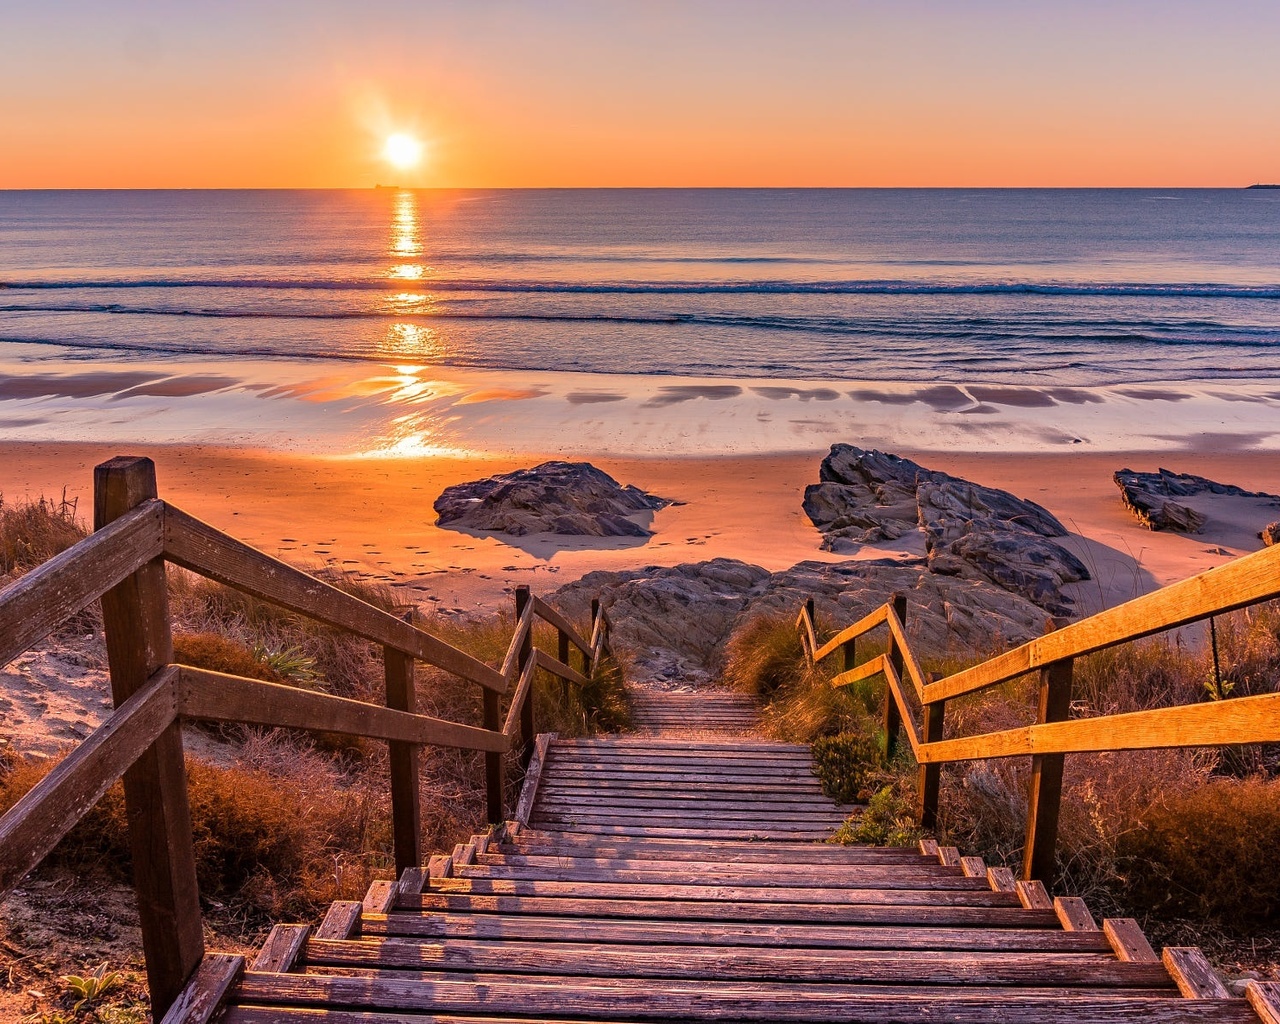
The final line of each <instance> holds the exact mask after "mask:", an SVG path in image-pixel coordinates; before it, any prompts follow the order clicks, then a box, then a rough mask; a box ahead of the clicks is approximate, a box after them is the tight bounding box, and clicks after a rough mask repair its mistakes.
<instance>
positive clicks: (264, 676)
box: [173, 632, 284, 683]
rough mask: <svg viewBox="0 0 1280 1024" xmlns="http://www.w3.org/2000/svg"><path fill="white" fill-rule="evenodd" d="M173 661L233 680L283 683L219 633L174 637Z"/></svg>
mask: <svg viewBox="0 0 1280 1024" xmlns="http://www.w3.org/2000/svg"><path fill="white" fill-rule="evenodd" d="M173 657H174V660H175V661H176V662H178V663H179V664H182V665H190V666H192V667H193V668H203V669H208V670H209V671H211V672H225V673H227V674H228V675H233V676H245V677H247V678H249V679H261V680H263V681H264V682H268V683H279V682H283V681H284V680H283V679H282V678H281V676H280V674H279V673H278V672H275V671H274V670H273V669H272V668H271V667H270V666H269V665H266V664H264V663H263V662H262V661H261V660H260V659H259V658H258V657H256V656H255V655H254V653H253V651H252V650H250V649H249V648H248V647H246V646H245V645H244V644H243V643H241V642H240V641H238V640H233V639H232V638H231V637H227V636H222V635H221V634H219V633H182V632H175V633H174V634H173Z"/></svg>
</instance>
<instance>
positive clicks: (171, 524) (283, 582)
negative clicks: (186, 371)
mask: <svg viewBox="0 0 1280 1024" xmlns="http://www.w3.org/2000/svg"><path fill="white" fill-rule="evenodd" d="M164 531H165V540H164V554H165V558H167V559H168V560H169V561H171V562H173V563H175V564H177V565H180V566H182V567H183V568H185V569H190V570H192V571H193V572H197V573H199V574H200V575H202V576H207V577H209V578H210V579H211V580H215V581H217V582H218V583H222V584H224V585H225V586H228V587H232V588H233V589H235V590H239V591H242V592H244V593H246V594H249V595H251V596H253V597H256V598H258V599H260V600H263V601H269V602H270V603H272V604H277V605H279V606H280V607H282V608H287V609H289V610H290V611H293V612H297V613H298V614H299V615H305V616H307V617H308V618H312V619H315V620H316V621H318V622H323V623H325V624H327V625H330V626H334V627H336V628H338V629H344V630H346V631H347V632H350V633H354V634H355V635H356V636H360V637H363V638H364V639H366V640H372V641H373V642H374V643H378V644H383V645H385V646H389V647H394V648H395V649H396V650H398V651H400V652H402V653H404V654H407V655H409V656H411V657H413V658H416V659H417V660H419V661H425V662H426V663H427V664H429V665H435V666H437V667H438V668H442V669H444V670H445V671H446V672H452V673H453V674H454V675H456V676H461V677H462V678H463V679H466V680H469V681H470V682H473V683H476V684H478V685H480V686H483V687H484V688H485V689H487V690H492V691H493V692H495V693H505V692H506V689H507V683H506V680H505V679H503V677H502V674H501V673H499V672H497V671H496V670H494V669H492V668H490V667H489V666H488V665H486V664H484V662H482V661H477V660H476V659H475V658H473V657H471V655H469V654H466V653H464V652H463V651H460V650H458V649H457V648H456V647H452V646H450V645H449V644H447V643H445V642H444V641H443V640H440V639H438V638H436V637H434V636H432V635H431V634H430V633H426V632H424V631H423V630H420V629H418V628H417V627H415V626H411V625H410V624H409V623H407V622H405V621H403V620H402V619H399V618H397V617H396V616H394V615H392V614H391V613H389V612H384V611H383V610H382V609H381V608H375V607H374V606H373V605H371V604H368V603H367V602H365V601H361V600H360V599H359V598H358V597H353V596H352V595H350V594H348V593H346V592H345V591H342V590H339V589H338V588H337V587H334V586H330V585H329V584H328V583H324V582H323V581H321V580H318V579H316V578H315V577H314V576H312V575H310V574H308V573H305V572H303V571H302V570H300V569H295V568H294V567H293V566H291V565H289V564H288V563H286V562H282V561H280V560H279V559H277V558H272V557H271V556H270V555H268V554H265V553H264V552H262V551H259V550H257V549H256V548H253V547H250V546H249V545H248V544H244V543H242V542H240V541H238V540H235V539H234V538H232V537H228V536H227V535H226V534H224V533H221V532H220V531H218V530H215V529H214V528H213V527H212V526H209V525H208V524H207V523H203V522H201V521H200V520H199V519H196V518H195V517H194V516H192V515H189V514H188V513H186V512H183V511H182V510H181V509H178V508H175V507H174V506H172V505H168V506H166V508H165V517H164Z"/></svg>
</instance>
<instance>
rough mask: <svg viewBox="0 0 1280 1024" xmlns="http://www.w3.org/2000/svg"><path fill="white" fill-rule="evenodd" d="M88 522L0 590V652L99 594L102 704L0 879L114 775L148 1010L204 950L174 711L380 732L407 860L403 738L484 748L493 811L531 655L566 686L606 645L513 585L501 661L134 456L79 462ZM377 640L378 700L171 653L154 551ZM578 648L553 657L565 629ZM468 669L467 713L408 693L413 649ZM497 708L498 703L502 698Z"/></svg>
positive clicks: (4, 861) (29, 804) (27, 643)
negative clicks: (424, 706) (235, 524)
mask: <svg viewBox="0 0 1280 1024" xmlns="http://www.w3.org/2000/svg"><path fill="white" fill-rule="evenodd" d="M94 526H95V531H94V533H92V534H91V535H90V536H89V537H87V538H86V539H84V540H82V541H80V542H79V543H78V544H76V545H74V546H73V547H71V548H69V549H68V550H66V551H64V552H62V553H61V554H59V555H57V556H56V557H54V558H52V559H50V560H49V561H48V562H46V563H44V564H43V565H41V566H39V567H38V568H36V569H33V570H32V571H31V572H29V573H27V574H26V575H24V576H22V577H21V578H20V579H18V580H17V581H15V582H14V583H12V584H10V585H9V586H8V587H6V588H4V589H3V590H0V665H4V664H7V663H8V662H9V661H11V660H12V659H13V658H14V657H16V656H17V655H19V654H21V653H22V652H23V651H25V650H27V649H29V648H30V647H31V646H32V645H33V644H36V643H39V642H40V640H42V639H43V638H44V637H46V636H48V635H49V634H50V633H52V632H53V631H54V630H55V629H57V628H58V626H59V625H60V624H61V623H63V622H64V621H66V620H67V619H68V618H69V617H71V616H73V615H75V614H77V613H78V612H80V611H83V610H84V609H86V608H88V607H89V606H90V605H91V604H93V603H94V602H95V601H98V600H101V602H102V614H103V626H104V632H105V636H106V643H107V660H108V666H109V670H110V676H111V687H112V694H113V698H114V703H115V711H114V712H113V713H112V714H111V716H110V717H109V718H108V719H107V720H106V722H104V723H103V724H102V725H101V726H100V727H99V728H98V729H96V730H95V731H94V732H93V733H92V734H90V736H89V737H88V738H87V739H86V740H84V742H82V743H81V744H79V746H77V747H76V748H75V749H74V750H73V751H72V752H71V753H70V754H69V755H68V756H67V757H66V758H64V759H63V760H62V761H61V762H59V763H58V765H57V766H56V767H55V768H54V769H53V770H52V771H51V772H50V773H49V774H48V775H47V776H45V777H44V779H42V780H41V781H40V782H39V783H38V784H37V785H36V786H35V787H33V788H32V789H31V790H30V791H29V792H28V793H27V794H26V795H25V796H24V797H22V799H21V800H19V801H18V802H17V803H16V804H15V805H14V806H13V807H12V808H10V810H9V811H8V812H7V813H5V814H4V815H3V816H2V817H0V897H3V896H4V895H6V894H7V893H8V892H10V891H11V890H12V889H13V887H14V886H15V885H17V884H18V883H19V882H20V881H21V880H22V878H23V877H25V876H26V875H27V873H28V872H30V871H31V870H32V869H33V868H34V867H35V866H36V865H38V864H39V863H40V861H41V860H42V859H43V858H44V857H45V856H46V855H47V854H48V853H49V852H50V851H51V850H52V849H53V848H54V847H55V846H56V845H57V843H58V841H59V840H60V839H62V837H63V836H65V835H66V834H67V833H68V832H69V831H71V829H72V828H73V827H74V826H75V824H76V823H77V822H78V821H79V820H80V819H81V818H82V817H83V816H84V815H85V814H86V813H87V812H88V811H89V809H90V808H91V807H93V805H94V804H95V803H96V802H97V801H98V800H99V799H100V798H101V797H102V795H103V794H104V793H105V792H106V791H107V790H108V789H109V788H110V787H111V786H112V785H113V784H114V783H115V782H116V781H117V780H119V779H123V780H124V788H125V802H126V808H127V813H128V820H129V839H130V846H131V850H132V861H133V874H134V887H135V889H136V891H137V896H138V907H139V914H140V919H141V925H142V939H143V952H144V955H145V957H146V964H147V980H148V986H149V988H150V992H151V1002H152V1012H153V1014H154V1017H155V1019H156V1020H160V1019H161V1018H162V1017H163V1016H164V1015H165V1013H166V1011H168V1010H169V1009H170V1007H171V1006H173V1004H174V1001H175V1000H176V999H177V998H178V996H179V994H180V993H181V992H182V989H183V986H184V985H185V984H186V983H187V981H188V980H189V979H190V978H191V976H192V974H193V972H195V970H196V969H197V968H198V967H199V965H200V963H201V961H202V959H203V957H204V941H203V925H202V921H201V913H200V903H199V891H198V888H197V885H196V875H195V854H194V848H193V840H192V834H191V820H190V810H189V807H188V802H187V789H186V785H187V783H186V773H185V765H184V761H183V751H182V734H181V724H182V722H183V721H186V720H203V721H215V722H241V723H246V724H251V725H264V726H274V727H281V728H290V729H302V730H313V731H324V732H332V733H339V734H345V735H352V736H363V737H367V738H371V739H376V740H383V741H386V742H387V744H388V747H389V752H390V759H389V767H390V772H389V774H390V788H391V813H392V825H393V841H394V851H395V861H396V871H397V874H399V873H400V872H402V871H403V870H404V869H405V868H408V867H416V866H418V865H420V864H421V863H422V856H421V855H422V849H421V812H420V808H419V805H418V751H419V749H420V748H421V747H423V746H443V747H454V748H460V749H464V750H475V751H482V752H483V753H484V755H485V774H486V790H487V796H488V802H487V810H488V816H489V820H490V821H491V822H494V823H498V822H501V821H503V820H504V817H505V803H504V793H503V790H504V781H505V775H504V772H505V765H504V759H505V758H506V757H508V756H509V755H511V754H512V753H513V752H515V753H516V754H517V756H518V757H519V758H520V760H521V764H522V765H524V764H527V759H528V751H529V750H530V749H531V748H532V744H533V739H534V687H533V680H534V676H535V674H536V672H537V670H538V669H542V670H545V671H547V672H549V673H551V674H552V675H554V676H557V677H559V678H560V679H561V680H562V681H563V684H564V686H565V687H566V690H567V688H568V687H569V686H571V685H573V686H579V687H581V686H585V685H588V684H589V683H590V682H591V677H592V676H593V675H594V674H595V673H596V672H597V671H598V669H599V667H600V664H601V661H602V659H603V658H604V657H605V656H606V655H607V651H608V633H609V624H608V619H607V617H606V616H605V613H604V611H603V610H602V609H601V607H600V604H599V602H598V601H593V602H592V616H591V619H592V621H591V637H590V639H589V640H588V639H584V638H583V636H582V635H581V634H580V633H579V632H578V631H577V630H576V629H575V628H574V626H573V625H572V624H571V623H570V622H569V620H568V619H566V618H565V617H564V616H563V615H562V614H560V612H558V611H556V609H554V608H552V607H551V606H550V605H548V604H547V603H546V602H545V601H543V600H542V599H541V598H538V597H534V596H533V595H531V594H530V592H529V589H528V588H527V587H520V588H517V590H516V597H515V600H516V626H515V632H514V635H513V636H512V638H511V643H510V645H509V647H508V651H507V656H506V659H505V660H504V662H503V665H502V667H501V668H500V669H494V668H492V667H490V666H489V665H486V664H485V663H484V662H482V661H479V660H478V659H476V658H474V657H472V656H471V655H469V654H467V653H465V652H464V651H461V650H459V649H458V648H456V647H453V646H451V645H450V644H447V643H445V642H444V641H443V640H441V639H439V638H438V637H435V636H433V635H432V634H430V633H428V632H426V631H425V630H423V629H420V628H419V627H417V626H416V625H414V624H413V623H412V622H411V621H408V620H407V619H402V618H399V617H397V616H396V615H393V614H391V613H390V612H387V611H384V610H383V609H381V608H377V607H375V606H373V605H371V604H369V603H367V602H365V601H362V600H360V599H359V598H358V597H354V596H353V595H351V594H348V593H346V592H345V591H343V590H340V589H339V588H337V587H334V586H332V585H330V584H328V583H326V582H324V581H323V580H320V579H317V578H316V577H314V576H311V575H309V574H308V573H305V572H303V571H301V570H300V569H296V568H294V567H293V566H290V565H288V564H287V563H285V562H282V561H280V560H279V559H276V558H272V557H271V556H270V555H267V554H265V553H263V552H261V551H258V550H257V549H255V548H253V547H251V546H249V545H247V544H244V543H242V542H241V541H238V540H236V539H234V538H232V537H229V536H227V535H226V534H224V533H221V532H220V531H218V530H216V529H214V528H213V527H211V526H209V525H208V524H206V523H203V522H201V521H200V520H198V519H196V518H195V517H193V516H191V515H189V514H187V513H186V512H183V511H182V510H181V509H178V508H176V507H174V506H173V505H170V504H168V503H167V502H164V501H161V500H160V499H159V497H158V494H157V490H156V478H155V466H154V464H153V463H152V462H151V460H150V459H139V458H126V457H122V458H115V459H111V460H110V461H108V462H106V463H103V464H102V465H100V466H98V467H96V469H95V470H94ZM166 563H173V564H175V565H179V566H181V567H183V568H185V569H188V570H190V571H192V572H195V573H197V574H199V575H201V576H204V577H207V578H208V579H211V580H214V581H216V582H218V583H221V584H224V585H226V586H228V587H231V588H233V589H235V590H238V591H240V592H242V593H245V594H248V595H250V596H252V597H255V598H258V599H260V600H263V601H266V602H269V603H272V604H275V605H278V606H280V607H283V608H286V609H288V610H290V611H293V612H296V613H298V614H301V615H305V616H307V617H309V618H312V619H315V620H317V621H319V622H322V623H324V624H326V625H329V626H331V627H334V628H336V629H340V630H344V631H346V632H348V633H351V634H354V635H355V636H358V637H362V638H363V639H365V640H369V641H372V642H373V643H376V644H380V645H381V646H382V648H383V662H384V667H385V676H386V680H385V681H386V705H385V706H382V705H376V704H369V703H365V702H363V701H358V700H351V699H347V698H343V697H336V696H333V695H331V694H325V693H314V692H310V691H305V690H300V689H296V688H294V687H290V686H282V685H279V684H275V683H267V682H262V681H260V680H256V679H247V678H244V677H241V676H235V675H226V674H224V673H220V672H210V671H207V670H204V669H198V668H192V667H190V666H186V665H179V664H174V654H173V642H172V637H171V634H170V624H169V608H168V593H167V587H166V581H165V564H166ZM535 619H541V620H543V621H545V622H547V623H549V624H550V625H551V626H552V627H553V628H554V629H555V630H556V634H557V641H558V644H557V654H556V655H555V656H553V655H551V654H549V653H547V652H545V651H541V650H538V649H536V648H535V647H534V643H533V639H534V621H535ZM571 645H572V646H573V647H576V648H577V649H578V650H579V652H580V653H581V665H580V669H575V668H573V667H572V666H571V665H570V664H569V655H570V646H571ZM416 662H422V663H424V664H428V665H433V666H436V667H438V668H441V669H444V670H445V671H447V672H450V673H452V674H454V675H456V676H459V677H461V678H462V679H465V680H467V681H469V682H471V683H474V684H475V685H477V686H479V687H481V689H482V694H483V698H484V704H483V708H484V710H483V724H482V725H481V726H474V725H467V724H464V723H459V722H450V721H446V720H444V719H440V718H434V717H432V716H429V715H423V714H420V713H418V712H417V711H416V710H415V699H414V678H413V677H414V664H415V663H416ZM504 696H506V697H507V700H508V704H509V710H508V713H507V717H506V720H505V723H504V722H503V721H501V720H500V706H501V705H500V701H501V698H502V697H504Z"/></svg>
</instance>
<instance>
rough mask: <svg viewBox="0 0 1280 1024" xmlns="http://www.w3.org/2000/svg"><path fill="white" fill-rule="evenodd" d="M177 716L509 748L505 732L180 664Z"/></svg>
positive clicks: (479, 747) (456, 745) (463, 746)
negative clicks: (178, 714)
mask: <svg viewBox="0 0 1280 1024" xmlns="http://www.w3.org/2000/svg"><path fill="white" fill-rule="evenodd" d="M178 705H179V712H180V713H181V714H182V715H184V716H186V717H188V718H199V719H205V720H208V721H214V722H242V723H248V724H251V725H270V726H275V727H278V728H285V729H306V730H313V731H319V732H336V733H341V734H343V735H347V736H367V737H370V738H373V739H380V740H397V741H399V742H401V743H412V744H430V745H432V746H438V747H454V748H457V749H460V750H488V751H497V750H505V749H506V746H507V740H506V738H505V737H503V736H502V734H501V733H494V732H490V731H488V730H486V729H479V728H477V727H476V726H474V725H462V724H460V723H458V722H446V721H444V720H443V719H439V718H432V717H430V716H429V715H417V714H410V713H409V712H406V711H395V710H393V709H391V708H383V707H378V706H377V705H376V704H366V703H365V702H364V701H359V700H351V699H350V698H347V697H335V696H333V695H332V694H329V693H315V692H312V691H310V690H300V689H298V688H297V687H295V686H285V685H282V684H279V683H265V682H262V681H261V680H258V679H246V678H244V677H243V676H232V675H226V674H224V673H222V672H210V671H209V670H207V669H202V668H191V667H190V666H188V665H182V666H180V680H179V683H178Z"/></svg>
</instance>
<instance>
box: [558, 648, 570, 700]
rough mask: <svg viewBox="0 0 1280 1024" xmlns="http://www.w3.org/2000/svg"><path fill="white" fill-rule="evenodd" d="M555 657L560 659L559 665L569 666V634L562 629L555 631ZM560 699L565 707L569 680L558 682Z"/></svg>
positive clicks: (567, 698)
mask: <svg viewBox="0 0 1280 1024" xmlns="http://www.w3.org/2000/svg"><path fill="white" fill-rule="evenodd" d="M556 657H557V658H559V659H560V664H561V665H568V664H569V634H568V633H566V632H565V631H564V630H563V629H557V630H556ZM560 697H561V699H562V700H563V701H564V703H565V706H566V707H567V706H568V704H569V680H567V679H561V680H560Z"/></svg>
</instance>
